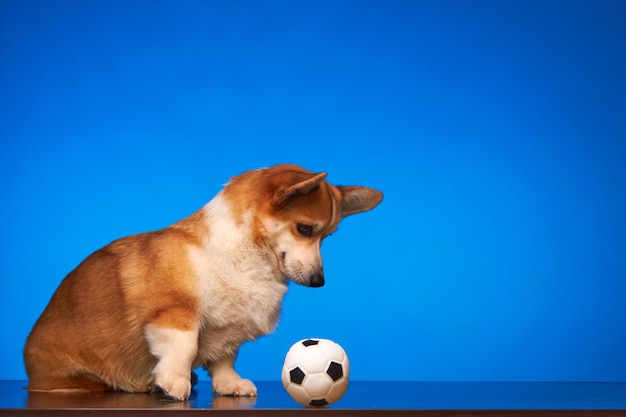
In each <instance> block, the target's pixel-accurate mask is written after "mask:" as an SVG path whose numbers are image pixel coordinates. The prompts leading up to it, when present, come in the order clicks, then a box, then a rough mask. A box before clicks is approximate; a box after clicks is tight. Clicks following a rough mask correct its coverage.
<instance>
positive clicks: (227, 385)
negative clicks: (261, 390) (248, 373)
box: [213, 376, 257, 397]
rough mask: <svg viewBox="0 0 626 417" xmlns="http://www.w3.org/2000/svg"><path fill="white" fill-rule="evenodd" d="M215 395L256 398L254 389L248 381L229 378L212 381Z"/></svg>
mask: <svg viewBox="0 0 626 417" xmlns="http://www.w3.org/2000/svg"><path fill="white" fill-rule="evenodd" d="M213 392H214V393H215V395H229V396H235V397H256V396H257V391H256V387H255V386H254V384H253V383H252V381H250V380H249V379H241V378H240V377H238V376H237V377H229V378H221V379H217V380H215V379H214V380H213Z"/></svg>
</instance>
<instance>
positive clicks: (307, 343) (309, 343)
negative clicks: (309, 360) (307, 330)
mask: <svg viewBox="0 0 626 417" xmlns="http://www.w3.org/2000/svg"><path fill="white" fill-rule="evenodd" d="M319 342H320V341H319V340H312V339H307V340H304V341H302V344H303V345H304V347H309V346H315V345H317V344H318V343H319Z"/></svg>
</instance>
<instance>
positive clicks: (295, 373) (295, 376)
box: [289, 368, 304, 385]
mask: <svg viewBox="0 0 626 417" xmlns="http://www.w3.org/2000/svg"><path fill="white" fill-rule="evenodd" d="M289 380H290V381H291V382H293V383H294V384H298V385H300V384H302V381H304V372H302V369H300V368H293V369H292V370H291V371H289Z"/></svg>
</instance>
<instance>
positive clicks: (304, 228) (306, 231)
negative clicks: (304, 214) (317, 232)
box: [296, 223, 313, 237]
mask: <svg viewBox="0 0 626 417" xmlns="http://www.w3.org/2000/svg"><path fill="white" fill-rule="evenodd" d="M296 227H297V228H298V233H300V234H301V235H302V236H305V237H311V235H313V226H311V225H309V224H302V223H298V224H297V226H296Z"/></svg>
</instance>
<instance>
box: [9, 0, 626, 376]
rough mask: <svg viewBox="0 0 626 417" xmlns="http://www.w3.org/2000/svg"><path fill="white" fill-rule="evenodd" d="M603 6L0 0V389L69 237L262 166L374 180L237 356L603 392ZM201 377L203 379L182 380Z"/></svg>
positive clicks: (624, 62)
mask: <svg viewBox="0 0 626 417" xmlns="http://www.w3.org/2000/svg"><path fill="white" fill-rule="evenodd" d="M625 21H626V3H625V2H623V1H598V0H589V1H573V0H567V1H554V0H550V1H543V0H537V1H526V0H524V1H501V0H496V1H490V0H475V1H462V0H459V1H448V0H441V1H440V0H436V1H435V0H433V1H409V2H402V1H393V0H391V1H390V0H385V1H315V2H309V1H284V2H281V1H268V2H260V1H232V2H210V1H193V0H188V1H182V2H175V1H108V0H107V1H104V0H102V1H82V0H77V1H66V0H63V1H50V2H45V1H41V2H36V1H10V0H1V1H0V31H1V32H0V83H1V84H0V85H1V90H0V94H1V95H0V106H1V107H0V118H1V123H0V136H1V138H2V148H1V149H2V151H1V155H0V175H1V178H2V181H0V184H1V189H2V194H1V195H2V205H1V207H0V213H1V217H0V218H1V219H2V220H1V221H2V233H1V234H0V251H1V253H2V255H1V259H0V274H1V276H2V278H1V279H2V291H1V292H0V297H1V299H0V317H2V328H3V330H2V343H1V345H0V355H1V357H2V358H3V361H2V365H1V366H0V378H3V379H20V378H25V374H24V371H23V365H22V356H21V349H22V346H23V343H24V340H25V338H26V336H27V334H28V332H29V331H30V328H31V326H32V325H33V323H34V322H35V320H36V319H37V317H38V316H39V314H40V313H41V311H42V310H43V308H44V307H45V305H46V303H47V302H48V300H49V298H50V296H51V295H52V293H53V291H54V290H55V288H56V287H57V285H58V284H59V282H60V281H61V279H62V278H63V277H64V276H65V274H67V273H68V272H69V271H70V270H71V269H73V268H74V267H75V266H76V265H77V264H78V263H79V262H80V261H81V260H82V259H83V258H84V257H86V256H87V255H89V254H90V253H91V252H92V251H94V250H96V249H98V248H100V247H102V246H104V245H105V244H107V243H109V242H110V241H112V240H114V239H116V238H119V237H121V236H125V235H128V234H133V233H138V232H143V231H148V230H154V229H158V228H161V227H164V226H167V225H169V224H171V223H173V222H175V221H177V220H179V219H181V218H183V217H186V216H187V215H189V214H191V213H192V212H194V211H196V210H197V209H199V208H200V207H201V206H202V205H204V204H205V203H206V202H207V201H209V200H210V199H211V198H212V197H213V195H214V194H215V193H217V192H218V191H219V190H220V188H221V185H222V184H224V183H225V182H226V181H227V180H228V178H229V177H230V176H232V175H236V174H238V173H240V172H242V171H244V170H248V169H255V168H259V167H263V166H269V165H273V164H275V163H280V162H292V163H297V164H300V165H302V166H304V167H306V168H308V169H311V170H315V171H322V170H324V171H327V172H328V173H329V176H328V179H329V181H331V182H333V183H335V184H345V185H347V184H360V185H368V186H371V187H375V188H378V189H380V190H382V191H384V192H385V200H384V201H383V203H382V204H381V205H380V206H379V207H378V208H377V209H375V210H374V211H372V212H369V213H366V214H361V215H357V216H353V217H350V218H348V219H346V220H345V221H344V223H343V224H342V225H341V227H340V230H339V232H338V233H336V234H334V235H333V236H332V237H330V238H329V239H327V240H326V241H325V244H324V247H323V255H324V260H325V270H326V276H327V285H326V286H325V287H324V288H321V289H309V288H302V287H297V286H295V285H292V286H291V287H290V291H289V293H288V294H287V297H286V299H285V304H284V308H283V319H282V321H281V323H280V326H279V328H278V330H277V332H276V333H274V334H273V335H271V336H269V337H265V338H261V339H260V340H258V341H257V342H254V343H248V344H246V345H245V346H244V347H243V348H242V351H241V354H240V358H239V360H238V364H237V368H238V370H239V371H240V372H241V373H242V374H243V375H244V376H246V377H249V378H252V379H256V380H277V379H279V375H280V367H281V365H282V359H283V357H284V354H285V352H286V351H287V349H288V348H289V346H290V345H291V344H292V343H293V342H295V341H296V340H298V339H300V338H304V337H327V338H331V339H334V340H336V341H337V342H339V343H341V344H342V345H343V346H344V347H345V349H346V350H347V352H348V354H349V356H350V358H351V361H352V378H353V379H360V380H432V381H435V380H450V381H452V380H468V381H480V380H498V381H502V380H510V381H521V380H529V381H550V380H556V381H626V355H625V353H626V302H625V296H626V283H625V282H626V256H625V255H626V220H625V213H626V24H625V23H624V22H625ZM202 377H204V378H206V375H205V374H204V373H202Z"/></svg>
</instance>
